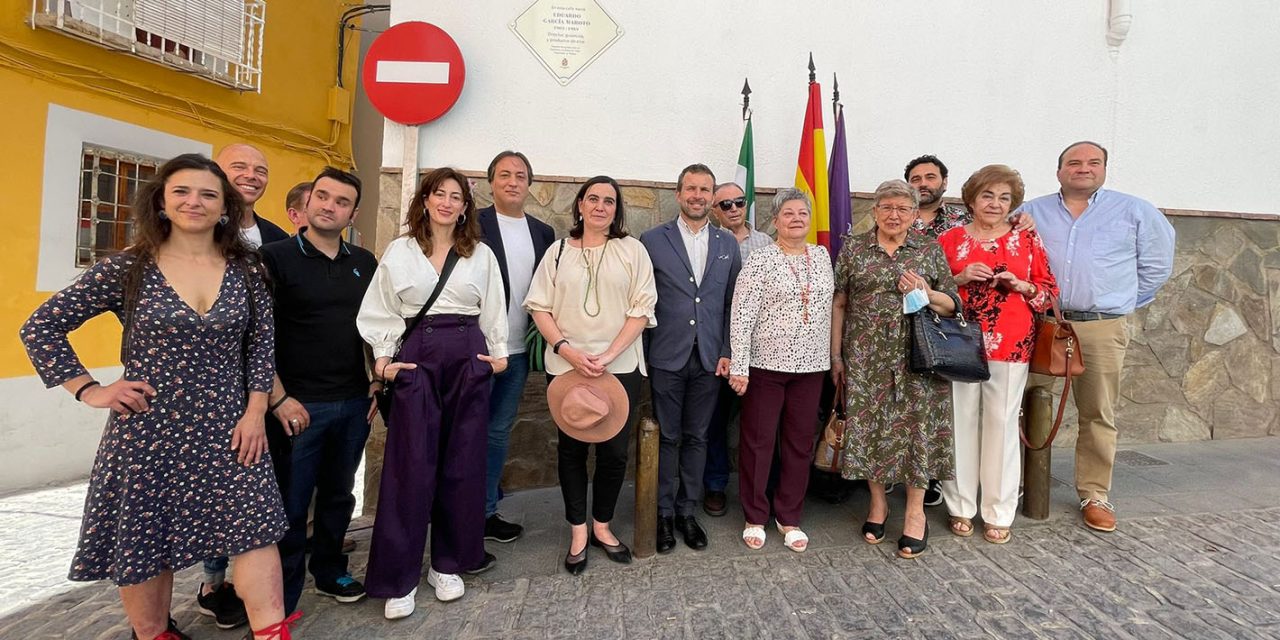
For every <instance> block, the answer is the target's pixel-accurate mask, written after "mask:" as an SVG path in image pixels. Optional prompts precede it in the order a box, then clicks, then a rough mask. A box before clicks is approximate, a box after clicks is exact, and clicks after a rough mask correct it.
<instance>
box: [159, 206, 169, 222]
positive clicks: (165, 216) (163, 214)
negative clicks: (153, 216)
mask: <svg viewBox="0 0 1280 640" xmlns="http://www.w3.org/2000/svg"><path fill="white" fill-rule="evenodd" d="M160 219H161V220H168V219H169V214H167V213H165V212H164V209H161V210H160Z"/></svg>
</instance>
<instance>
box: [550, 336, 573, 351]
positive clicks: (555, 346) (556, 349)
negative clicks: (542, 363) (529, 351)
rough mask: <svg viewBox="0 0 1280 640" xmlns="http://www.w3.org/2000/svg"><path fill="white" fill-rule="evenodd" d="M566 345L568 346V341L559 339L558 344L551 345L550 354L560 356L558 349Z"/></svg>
mask: <svg viewBox="0 0 1280 640" xmlns="http://www.w3.org/2000/svg"><path fill="white" fill-rule="evenodd" d="M566 344H569V341H568V340H567V339H565V338H560V341H559V342H557V343H555V344H554V345H551V353H554V354H556V355H560V347H563V346H564V345H566Z"/></svg>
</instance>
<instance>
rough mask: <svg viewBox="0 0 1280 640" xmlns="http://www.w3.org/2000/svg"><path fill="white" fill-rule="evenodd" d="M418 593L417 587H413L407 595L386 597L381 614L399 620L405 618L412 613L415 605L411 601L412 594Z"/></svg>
mask: <svg viewBox="0 0 1280 640" xmlns="http://www.w3.org/2000/svg"><path fill="white" fill-rule="evenodd" d="M416 595H418V588H417V587H414V588H413V591H410V592H409V594H408V595H404V596H400V597H399V598H387V604H386V606H385V607H383V609H382V615H384V616H386V618H387V619H388V620H399V619H400V618H407V617H409V616H410V615H412V614H413V610H414V608H415V607H416V606H417V605H416V604H414V602H413V598H414V596H416Z"/></svg>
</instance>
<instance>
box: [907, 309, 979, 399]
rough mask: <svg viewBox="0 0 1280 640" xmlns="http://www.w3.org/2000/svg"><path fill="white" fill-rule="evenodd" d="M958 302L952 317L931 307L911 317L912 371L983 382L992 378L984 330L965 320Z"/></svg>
mask: <svg viewBox="0 0 1280 640" xmlns="http://www.w3.org/2000/svg"><path fill="white" fill-rule="evenodd" d="M953 299H955V298H953ZM955 300H956V314H955V316H953V317H950V318H943V317H941V316H939V315H938V314H937V313H936V312H934V311H933V309H930V308H929V307H925V308H923V309H921V310H919V311H917V312H915V313H913V314H911V363H910V366H911V372H912V373H930V374H933V375H935V376H937V377H939V378H942V379H944V380H950V381H952V382H982V381H984V380H987V379H989V378H990V377H991V371H990V370H988V368H987V352H986V350H985V349H984V348H983V345H982V327H981V326H979V324H978V323H977V322H971V321H968V320H965V318H964V310H963V309H962V308H961V307H960V304H959V302H960V301H959V300H958V299H955Z"/></svg>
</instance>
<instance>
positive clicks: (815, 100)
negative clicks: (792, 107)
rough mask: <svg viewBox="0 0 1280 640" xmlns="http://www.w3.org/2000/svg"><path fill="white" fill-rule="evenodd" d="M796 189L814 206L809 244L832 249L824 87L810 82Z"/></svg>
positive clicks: (801, 137)
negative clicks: (823, 120) (823, 118)
mask: <svg viewBox="0 0 1280 640" xmlns="http://www.w3.org/2000/svg"><path fill="white" fill-rule="evenodd" d="M796 188H797V189H799V190H801V191H803V192H805V193H806V194H807V195H808V196H809V200H810V201H811V202H813V212H812V216H811V217H810V225H809V242H810V243H812V244H820V245H822V246H824V247H826V248H827V250H828V251H829V250H830V249H831V218H830V210H831V209H830V193H828V191H827V145H826V140H825V139H824V138H823V135H822V87H821V86H819V85H818V83H817V82H816V81H813V80H810V81H809V106H808V107H807V108H806V109H805V112H804V132H803V133H802V134H801V135H800V159H799V160H798V161H797V166H796Z"/></svg>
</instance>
